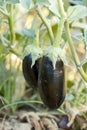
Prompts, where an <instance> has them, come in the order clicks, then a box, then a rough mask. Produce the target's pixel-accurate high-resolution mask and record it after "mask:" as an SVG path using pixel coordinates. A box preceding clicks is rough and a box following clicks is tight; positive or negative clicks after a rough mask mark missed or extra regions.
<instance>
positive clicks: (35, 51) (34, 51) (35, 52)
mask: <svg viewBox="0 0 87 130" xmlns="http://www.w3.org/2000/svg"><path fill="white" fill-rule="evenodd" d="M29 54H31V55H32V66H33V65H34V63H35V61H36V60H37V59H38V58H40V57H41V56H42V55H43V51H42V49H41V48H39V47H36V46H34V45H28V46H26V47H25V50H24V53H23V58H24V57H25V56H26V55H29Z"/></svg>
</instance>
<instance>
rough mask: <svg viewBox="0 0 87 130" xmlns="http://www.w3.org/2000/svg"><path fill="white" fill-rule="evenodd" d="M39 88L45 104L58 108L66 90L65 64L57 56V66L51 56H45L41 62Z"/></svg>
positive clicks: (51, 107)
mask: <svg viewBox="0 0 87 130" xmlns="http://www.w3.org/2000/svg"><path fill="white" fill-rule="evenodd" d="M38 90H39V93H40V97H41V99H42V101H43V102H44V104H45V105H46V106H47V107H48V108H50V109H56V108H58V107H60V105H61V104H62V103H63V101H64V98H65V94H66V90H65V71H64V64H63V61H62V60H61V59H60V58H57V60H56V64H55V67H54V65H53V61H52V60H51V58H50V57H49V56H43V57H42V58H41V61H40V64H39V74H38Z"/></svg>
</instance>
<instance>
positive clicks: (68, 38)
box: [58, 0, 87, 82]
mask: <svg viewBox="0 0 87 130" xmlns="http://www.w3.org/2000/svg"><path fill="white" fill-rule="evenodd" d="M58 6H59V11H60V14H61V17H64V18H65V17H66V12H65V11H64V7H63V2H62V0H58ZM65 32H66V36H67V40H68V44H69V47H70V50H71V53H72V56H73V58H74V61H75V64H76V67H77V69H78V71H79V73H80V74H81V76H82V78H83V79H84V80H85V81H86V82H87V75H86V73H85V72H84V70H83V68H82V67H79V66H78V65H79V64H80V61H79V58H78V55H77V53H76V50H75V47H74V44H73V41H72V38H71V33H70V30H69V23H68V21H66V22H65Z"/></svg>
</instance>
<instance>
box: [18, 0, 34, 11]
mask: <svg viewBox="0 0 87 130" xmlns="http://www.w3.org/2000/svg"><path fill="white" fill-rule="evenodd" d="M20 2H21V5H22V6H23V7H24V8H25V9H29V8H30V5H31V2H32V1H31V0H20Z"/></svg>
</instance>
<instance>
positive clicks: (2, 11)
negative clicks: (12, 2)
mask: <svg viewBox="0 0 87 130" xmlns="http://www.w3.org/2000/svg"><path fill="white" fill-rule="evenodd" d="M0 12H1V13H2V14H3V15H4V16H6V17H7V18H8V17H9V14H7V13H6V12H5V11H4V10H2V9H0Z"/></svg>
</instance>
